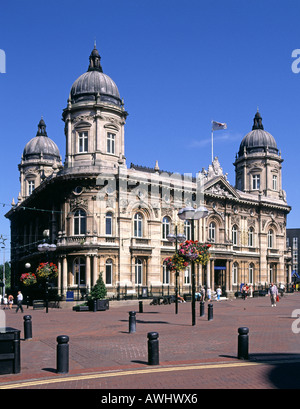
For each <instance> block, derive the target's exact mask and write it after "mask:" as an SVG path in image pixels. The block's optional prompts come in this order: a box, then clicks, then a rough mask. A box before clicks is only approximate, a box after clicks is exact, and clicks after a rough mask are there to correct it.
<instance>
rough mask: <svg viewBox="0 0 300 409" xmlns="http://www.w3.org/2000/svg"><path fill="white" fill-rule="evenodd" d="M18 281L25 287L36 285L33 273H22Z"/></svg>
mask: <svg viewBox="0 0 300 409" xmlns="http://www.w3.org/2000/svg"><path fill="white" fill-rule="evenodd" d="M20 281H22V283H23V284H24V285H26V287H27V286H30V285H33V284H36V282H37V281H36V275H35V274H34V273H24V274H22V275H21V277H20Z"/></svg>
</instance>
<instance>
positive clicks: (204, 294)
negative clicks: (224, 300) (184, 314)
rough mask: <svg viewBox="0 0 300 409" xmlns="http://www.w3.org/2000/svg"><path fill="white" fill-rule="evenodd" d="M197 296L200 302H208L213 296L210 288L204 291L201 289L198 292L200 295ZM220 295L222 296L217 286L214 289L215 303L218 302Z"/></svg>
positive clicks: (203, 288)
mask: <svg viewBox="0 0 300 409" xmlns="http://www.w3.org/2000/svg"><path fill="white" fill-rule="evenodd" d="M198 294H199V297H200V301H205V300H207V301H210V300H211V298H212V295H213V293H212V291H211V288H210V287H207V289H205V287H202V288H201V290H200V293H198ZM221 295H222V290H221V287H220V286H218V287H217V288H216V296H217V301H220V298H221Z"/></svg>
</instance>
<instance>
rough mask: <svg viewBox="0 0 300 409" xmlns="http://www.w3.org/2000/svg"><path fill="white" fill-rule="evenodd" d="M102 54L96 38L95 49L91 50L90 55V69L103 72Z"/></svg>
mask: <svg viewBox="0 0 300 409" xmlns="http://www.w3.org/2000/svg"><path fill="white" fill-rule="evenodd" d="M100 60H101V57H100V54H99V52H98V50H97V48H96V40H95V41H94V49H93V51H92V52H91V55H90V65H89V68H88V71H99V72H103V70H102V67H101V64H100Z"/></svg>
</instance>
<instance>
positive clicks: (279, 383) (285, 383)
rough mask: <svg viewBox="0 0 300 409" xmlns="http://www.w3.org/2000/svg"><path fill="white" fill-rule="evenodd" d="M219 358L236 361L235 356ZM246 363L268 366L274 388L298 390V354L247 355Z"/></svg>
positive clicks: (299, 372)
mask: <svg viewBox="0 0 300 409" xmlns="http://www.w3.org/2000/svg"><path fill="white" fill-rule="evenodd" d="M220 356H221V357H226V358H233V359H237V357H236V356H230V355H220ZM247 361H249V362H257V363H259V362H262V363H264V364H267V365H270V371H269V374H268V377H269V381H270V382H271V383H272V384H273V385H274V387H275V388H277V389H299V388H300V354H284V353H282V354H281V353H278V354H249V359H248V360H247Z"/></svg>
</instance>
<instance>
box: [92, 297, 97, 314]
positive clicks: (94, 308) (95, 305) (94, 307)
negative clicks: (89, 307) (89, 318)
mask: <svg viewBox="0 0 300 409" xmlns="http://www.w3.org/2000/svg"><path fill="white" fill-rule="evenodd" d="M93 312H97V300H94V301H93Z"/></svg>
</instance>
